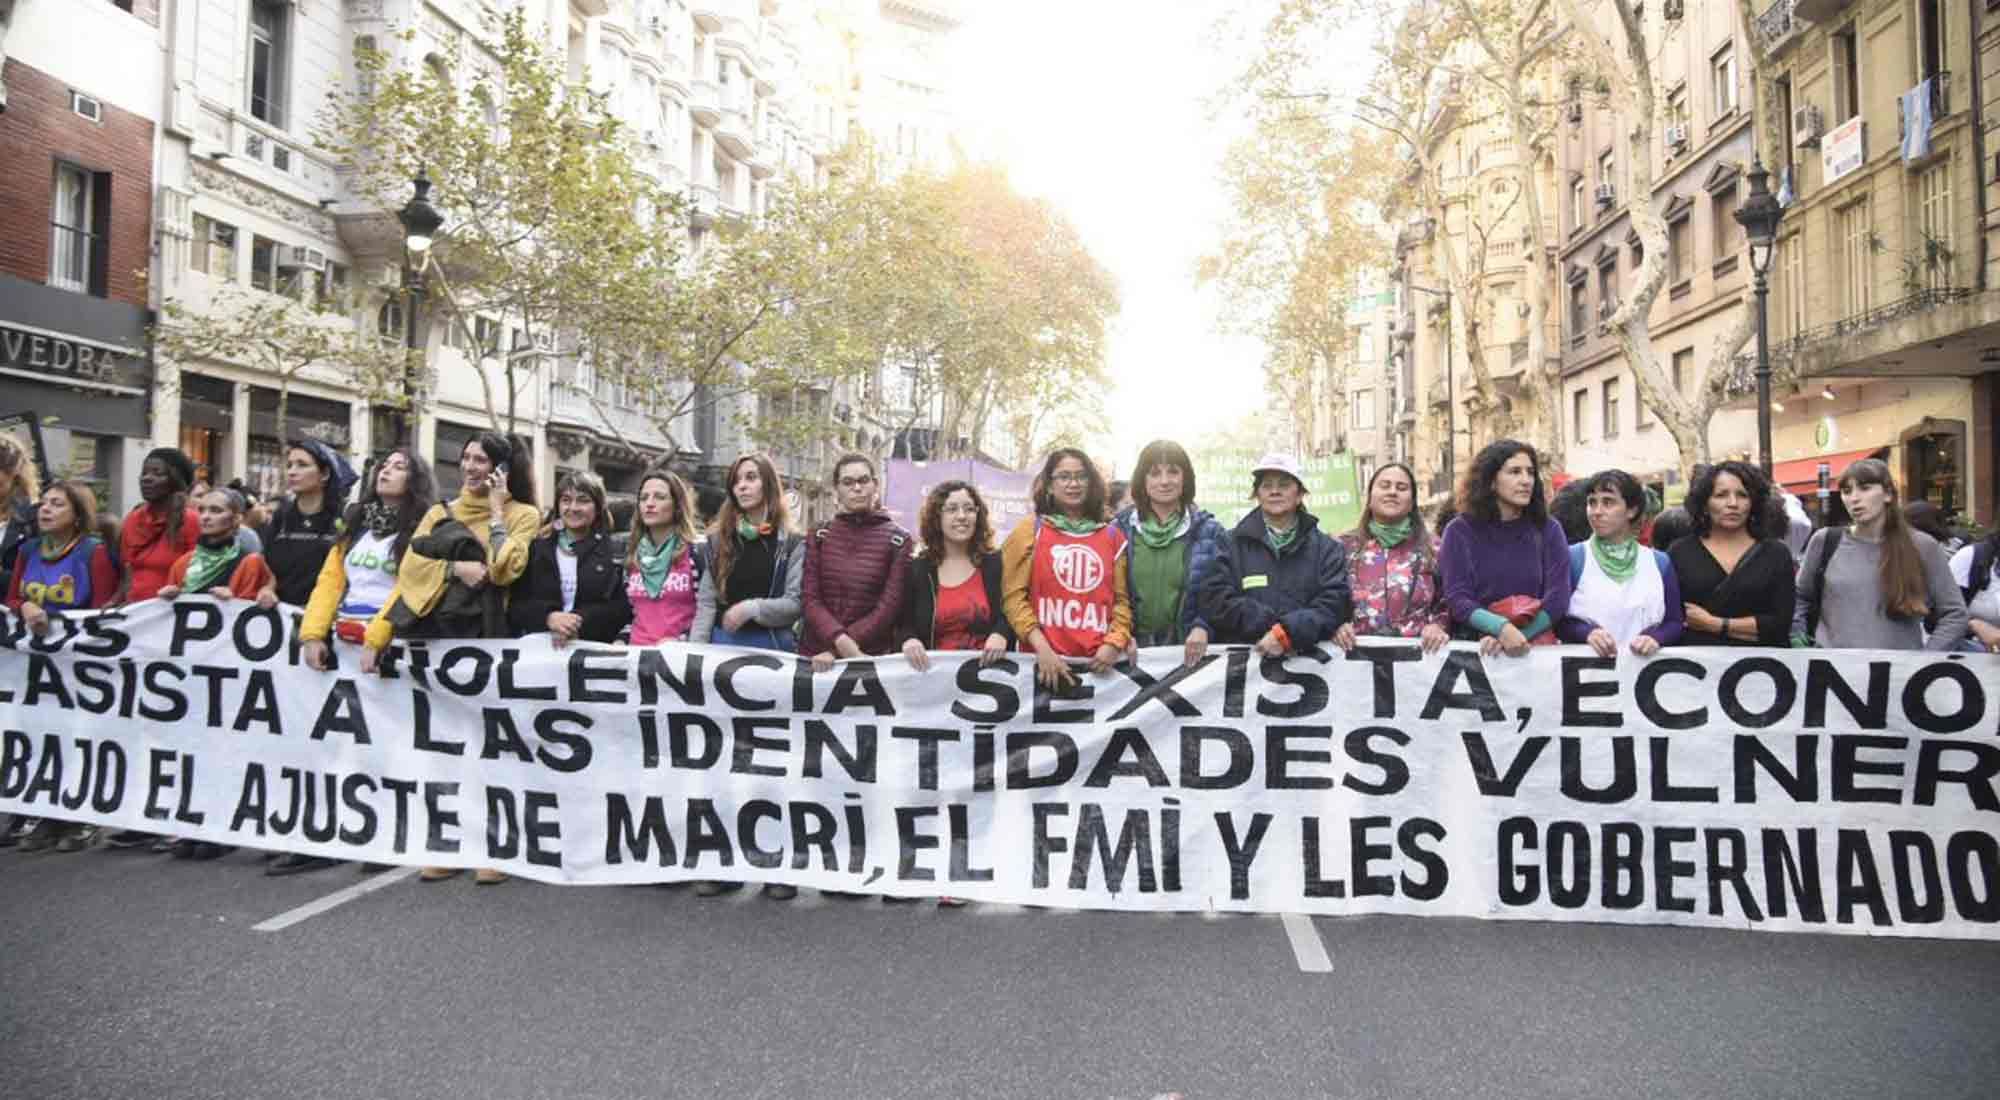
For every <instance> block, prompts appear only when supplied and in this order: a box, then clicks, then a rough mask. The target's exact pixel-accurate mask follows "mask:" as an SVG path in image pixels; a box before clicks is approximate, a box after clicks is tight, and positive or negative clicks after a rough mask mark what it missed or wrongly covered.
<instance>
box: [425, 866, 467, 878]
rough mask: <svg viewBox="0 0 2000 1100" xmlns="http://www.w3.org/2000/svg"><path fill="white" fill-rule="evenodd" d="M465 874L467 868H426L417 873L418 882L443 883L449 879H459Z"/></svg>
mask: <svg viewBox="0 0 2000 1100" xmlns="http://www.w3.org/2000/svg"><path fill="white" fill-rule="evenodd" d="M464 873H465V868H463V867H426V868H424V869H423V870H421V871H418V872H417V881H418V882H443V881H444V880H446V879H448V878H457V877H458V876H460V875H462V874H464Z"/></svg>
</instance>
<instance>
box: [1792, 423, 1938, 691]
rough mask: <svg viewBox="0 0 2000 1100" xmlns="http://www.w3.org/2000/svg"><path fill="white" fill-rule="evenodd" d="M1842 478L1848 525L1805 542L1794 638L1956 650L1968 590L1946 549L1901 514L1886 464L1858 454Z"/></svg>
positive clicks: (1828, 644)
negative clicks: (1963, 590) (1957, 580)
mask: <svg viewBox="0 0 2000 1100" xmlns="http://www.w3.org/2000/svg"><path fill="white" fill-rule="evenodd" d="M1839 484H1840V503H1841V504H1842V505H1844V506H1845V507H1846V508H1847V514H1848V516H1849V517H1850V518H1851V519H1852V520H1853V526H1851V527H1849V528H1847V529H1846V530H1845V531H1843V530H1841V529H1840V528H1838V527H1823V528H1821V529H1819V530H1818V531H1815V532H1813V536H1812V540H1811V541H1810V542H1807V543H1806V552H1805V554H1804V556H1803V558H1802V559H1801V564H1800V569H1799V585H1798V592H1797V596H1796V598H1795V600H1794V605H1793V607H1794V610H1793V615H1792V644H1793V645H1815V646H1820V647H1823V648H1827V649H1921V650H1926V651H1928V652H1931V653H1950V652H1952V651H1953V650H1955V649H1957V648H1958V647H1959V643H1960V642H1962V641H1964V639H1965V630H1966V627H1965V621H1966V620H1965V597H1964V595H1963V593H1961V592H1960V591H1959V589H1958V585H1957V584H1956V583H1955V582H1954V581H1953V580H1952V576H1951V565H1950V560H1949V559H1948V558H1947V557H1946V556H1945V552H1944V548H1943V547H1941V546H1939V545H1938V543H1937V540H1936V539H1934V538H1932V537H1931V536H1929V535H1927V534H1925V533H1923V532H1922V531H1918V530H1915V529H1913V528H1911V527H1910V525H1909V523H1908V522H1907V521H1905V520H1904V518H1903V509H1902V507H1901V503H1902V502H1901V501H1900V500H1899V499H1898V494H1897V492H1896V479H1895V477H1893V476H1892V475H1891V474H1890V473H1889V464H1888V463H1886V462H1883V461H1882V460H1881V459H1879V458H1864V459H1861V460H1860V461H1858V462H1856V463H1854V464H1853V465H1851V466H1849V467H1848V468H1847V469H1846V470H1844V471H1842V473H1841V475H1840V483H1839ZM1933 613H1935V615H1933ZM1926 619H1929V620H1930V621H1931V622H1932V623H1933V625H1932V626H1931V627H1930V628H1929V629H1926V628H1925V621H1926Z"/></svg>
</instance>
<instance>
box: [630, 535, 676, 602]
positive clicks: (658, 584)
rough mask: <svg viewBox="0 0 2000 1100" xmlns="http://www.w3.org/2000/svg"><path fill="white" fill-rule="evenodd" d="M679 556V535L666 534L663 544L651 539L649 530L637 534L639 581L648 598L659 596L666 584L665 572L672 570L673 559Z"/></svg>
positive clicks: (657, 597)
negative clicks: (644, 588) (639, 534)
mask: <svg viewBox="0 0 2000 1100" xmlns="http://www.w3.org/2000/svg"><path fill="white" fill-rule="evenodd" d="M680 556H681V537H680V536H679V535H668V536H667V541H666V544H665V545H664V546H662V545H659V544H657V543H655V542H654V541H653V533H652V532H650V531H648V532H646V533H645V534H643V535H641V536H639V553H638V558H639V583H641V584H643V585H645V586H646V597H647V598H648V599H654V600H657V599H659V598H660V591H661V590H662V589H664V588H665V587H666V586H667V574H668V573H671V572H673V569H674V561H675V560H676V559H678V558H679V557H680Z"/></svg>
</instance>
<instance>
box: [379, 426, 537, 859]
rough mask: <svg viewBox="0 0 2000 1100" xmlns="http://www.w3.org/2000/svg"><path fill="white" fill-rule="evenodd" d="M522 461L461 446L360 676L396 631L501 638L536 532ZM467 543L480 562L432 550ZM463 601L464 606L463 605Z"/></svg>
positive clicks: (491, 439)
mask: <svg viewBox="0 0 2000 1100" xmlns="http://www.w3.org/2000/svg"><path fill="white" fill-rule="evenodd" d="M528 461H529V459H528V455H527V453H526V450H525V448H523V449H520V450H518V451H517V450H516V448H515V447H514V446H513V445H512V444H510V443H509V442H508V441H507V440H506V439H505V438H504V437H502V436H500V435H497V434H494V433H490V432H488V433H482V434H481V435H479V436H478V437H476V438H474V439H472V440H470V441H469V442H467V443H466V445H465V449H464V450H463V451H461V452H460V453H459V457H458V469H459V473H460V474H461V475H463V477H464V485H465V491H464V492H463V493H460V494H459V495H458V496H457V497H456V498H455V499H452V500H448V501H445V502H444V503H442V504H438V505H435V506H433V507H432V508H431V509H430V511H428V512H426V513H424V518H423V519H422V520H421V521H420V522H419V523H418V524H417V528H416V530H415V531H414V532H412V533H411V536H410V542H409V545H408V546H406V547H405V548H404V550H403V560H402V563H401V564H400V565H398V566H397V567H396V587H395V589H394V590H393V591H391V592H390V593H389V599H388V602H386V603H385V604H383V606H382V610H381V611H380V612H378V613H376V615H375V617H374V618H373V619H371V620H370V621H369V623H368V631H367V636H366V638H365V639H364V640H363V644H362V649H361V671H363V672H371V673H372V672H375V671H377V669H378V668H379V667H380V662H381V658H382V650H383V649H385V648H386V647H387V646H388V644H389V640H390V638H391V637H392V636H393V635H394V634H395V633H397V632H398V631H400V632H401V633H403V635H404V636H406V637H420V638H468V637H470V638H477V637H499V636H504V634H505V629H506V617H505V606H506V603H505V601H506V593H507V586H508V585H511V584H513V583H514V582H515V581H516V580H517V579H519V578H520V576H521V574H522V573H523V572H525V571H526V570H527V568H528V547H529V545H530V544H532V543H533V542H534V541H535V533H536V532H537V531H538V530H539V529H540V527H541V512H540V511H539V510H537V509H536V507H535V490H534V480H533V478H532V477H531V476H530V474H529V472H528ZM454 524H455V525H457V526H455V527H454V526H453V525H454ZM454 533H455V534H454ZM468 540H470V541H473V542H476V543H477V544H478V547H479V548H482V549H483V550H484V551H485V553H484V560H483V561H482V560H473V557H472V556H467V555H461V554H459V553H450V554H449V555H448V556H447V555H446V553H445V551H444V549H443V548H442V547H441V546H440V545H439V544H440V543H445V542H451V543H456V544H461V545H462V544H463V543H465V542H466V541H468ZM433 554H436V555H438V556H433ZM454 585H455V586H456V589H455V590H454ZM468 595H469V596H470V597H472V598H471V599H469V600H468V599H466V598H464V597H467V596H468ZM496 610H497V611H498V614H495V613H494V612H495V611H496ZM462 870H463V869H462V868H457V867H426V868H424V869H423V871H422V872H421V873H420V874H419V875H418V878H419V879H420V880H421V881H424V882H441V881H443V880H445V879H448V878H452V877H453V876H455V875H458V874H459V873H460V872H461V871H462ZM474 879H475V881H477V882H478V883H480V884H481V885H492V884H494V883H499V882H505V881H507V876H506V875H503V874H501V873H500V872H499V871H495V870H492V869H490V868H482V869H480V871H479V872H478V873H477V874H476V875H475V876H474Z"/></svg>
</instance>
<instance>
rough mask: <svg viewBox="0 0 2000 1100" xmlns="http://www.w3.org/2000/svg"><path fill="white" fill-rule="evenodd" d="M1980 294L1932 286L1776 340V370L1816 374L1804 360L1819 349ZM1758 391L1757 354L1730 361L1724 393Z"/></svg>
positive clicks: (1737, 394) (1793, 375)
mask: <svg viewBox="0 0 2000 1100" xmlns="http://www.w3.org/2000/svg"><path fill="white" fill-rule="evenodd" d="M1978 293H1979V292H1978V291H1976V290H1972V289H1970V288H1967V287H1928V288H1926V289H1923V290H1919V291H1917V292H1916V293H1914V294H1910V295H1907V296H1905V297H1902V298H1898V299H1896V300H1895V301H1893V302H1889V303H1887V304H1885V305H1880V306H1876V307H1875V308H1874V309H1871V310H1867V311H1866V312H1863V313H1857V314H1855V315H1853V316H1851V317H1843V318H1841V319H1840V320H1838V321H1833V322H1829V323H1828V324H1824V325H1821V326H1819V327H1818V328H1812V329H1807V330H1806V331H1804V332H1801V333H1799V334H1798V335H1797V336H1794V337H1792V338H1790V339H1788V340H1774V341H1772V342H1771V370H1772V373H1773V374H1775V375H1779V376H1782V377H1784V378H1787V379H1797V378H1800V377H1802V376H1803V375H1805V374H1811V373H1814V372H1813V371H1812V369H1811V368H1809V367H1808V366H1807V365H1806V364H1805V363H1804V362H1803V361H1804V360H1805V359H1806V358H1808V357H1809V356H1812V355H1814V354H1815V353H1817V352H1820V351H1822V350H1826V349H1832V348H1838V347H1841V346H1843V345H1844V344H1846V343H1847V342H1848V341H1851V340H1854V339H1855V338H1857V337H1861V336H1864V335H1867V334H1869V333H1872V332H1875V331H1876V330H1879V329H1883V328H1886V327H1888V326H1890V325H1892V324H1895V323H1896V322H1898V321H1902V320H1904V319H1906V318H1910V317H1916V316H1919V315H1921V314H1925V313H1929V312H1931V311H1932V310H1935V309H1938V308H1940V307H1943V306H1947V305H1954V304H1957V303H1961V302H1966V301H1969V300H1971V299H1972V298H1973V297H1974V296H1975V295H1977V294H1978ZM1756 391H1757V356H1756V355H1755V354H1754V353H1746V354H1743V355H1738V356H1737V357H1736V358H1734V359H1732V360H1730V363H1729V374H1728V376H1727V377H1726V378H1724V380H1723V393H1724V394H1725V395H1727V396H1729V397H1744V396H1747V395H1750V394H1753V393H1755V392H1756Z"/></svg>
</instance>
